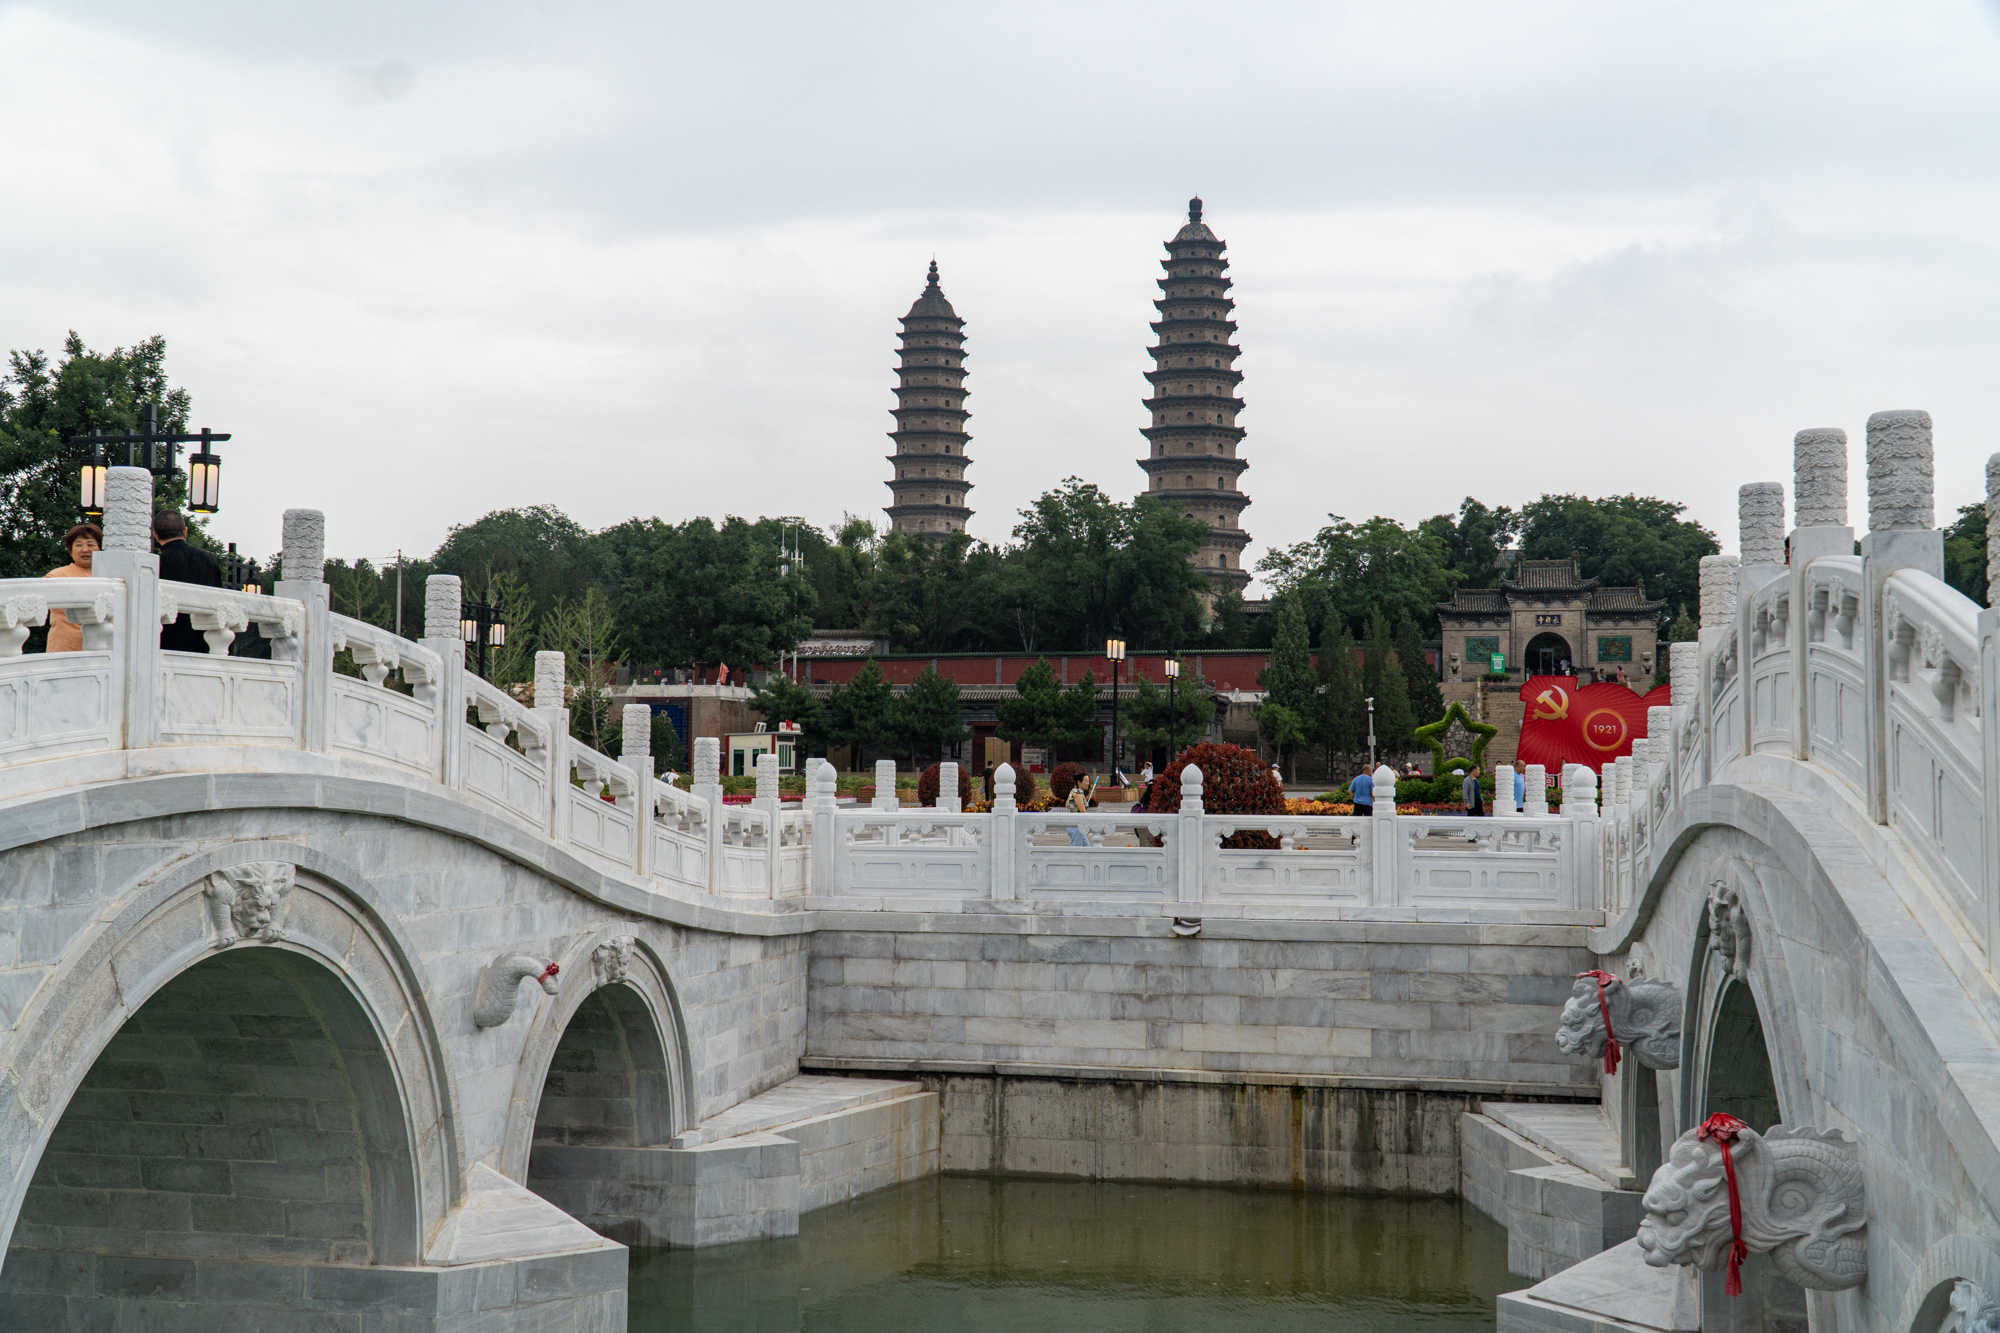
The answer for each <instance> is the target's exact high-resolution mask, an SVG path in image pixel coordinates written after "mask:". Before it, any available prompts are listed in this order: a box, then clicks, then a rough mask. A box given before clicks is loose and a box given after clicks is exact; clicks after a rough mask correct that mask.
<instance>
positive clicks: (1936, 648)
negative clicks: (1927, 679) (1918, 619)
mask: <svg viewBox="0 0 2000 1333" xmlns="http://www.w3.org/2000/svg"><path fill="white" fill-rule="evenodd" d="M1917 651H1918V652H1919V653H1920V654H1921V655H1922V658H1923V663H1924V666H1925V667H1926V668H1928V669H1930V670H1933V671H1935V670H1936V669H1937V667H1938V665H1939V664H1940V663H1942V662H1943V661H1944V631H1943V630H1941V629H1939V628H1938V627H1937V626H1936V625H1933V624H1931V623H1930V622H1929V621H1925V622H1924V623H1923V624H1922V625H1919V626H1918V627H1917Z"/></svg>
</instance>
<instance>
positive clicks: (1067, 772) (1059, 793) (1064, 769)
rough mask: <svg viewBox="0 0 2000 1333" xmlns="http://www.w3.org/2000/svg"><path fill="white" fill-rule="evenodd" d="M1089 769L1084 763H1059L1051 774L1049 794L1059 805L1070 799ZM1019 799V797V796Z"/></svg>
mask: <svg viewBox="0 0 2000 1333" xmlns="http://www.w3.org/2000/svg"><path fill="white" fill-rule="evenodd" d="M1087 771H1088V770H1086V769H1085V768H1084V766H1083V765H1082V764H1076V763H1070V764H1057V765H1056V767H1055V772H1053V773H1051V774H1049V796H1050V798H1051V799H1053V800H1054V801H1055V803H1056V804H1057V805H1061V804H1062V803H1063V802H1064V801H1067V800H1068V799H1069V794H1070V792H1071V791H1072V790H1074V789H1075V787H1076V784H1077V783H1079V782H1081V781H1083V779H1084V777H1085V775H1086V773H1087ZM1017 799H1018V798H1017Z"/></svg>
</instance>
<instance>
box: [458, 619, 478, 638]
mask: <svg viewBox="0 0 2000 1333" xmlns="http://www.w3.org/2000/svg"><path fill="white" fill-rule="evenodd" d="M458 633H459V637H460V638H462V639H464V640H465V641H466V642H467V643H478V642H479V622H478V621H476V620H474V619H472V618H471V617H470V616H468V617H466V618H465V619H464V620H461V621H459V622H458Z"/></svg>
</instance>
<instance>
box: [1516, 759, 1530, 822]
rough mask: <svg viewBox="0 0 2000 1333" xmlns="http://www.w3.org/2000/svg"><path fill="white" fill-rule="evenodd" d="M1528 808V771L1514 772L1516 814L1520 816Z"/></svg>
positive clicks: (1522, 769)
mask: <svg viewBox="0 0 2000 1333" xmlns="http://www.w3.org/2000/svg"><path fill="white" fill-rule="evenodd" d="M1527 808H1528V770H1527V769H1525V768H1517V769H1515V770H1514V813H1515V814H1520V813H1521V812H1522V811H1523V810H1526V809H1527Z"/></svg>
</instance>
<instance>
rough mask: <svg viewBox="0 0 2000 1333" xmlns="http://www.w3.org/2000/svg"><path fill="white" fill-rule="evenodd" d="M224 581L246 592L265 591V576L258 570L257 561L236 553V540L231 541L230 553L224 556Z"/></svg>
mask: <svg viewBox="0 0 2000 1333" xmlns="http://www.w3.org/2000/svg"><path fill="white" fill-rule="evenodd" d="M222 581H223V583H224V584H226V585H227V586H229V587H231V588H241V589H242V590H243V591H244V592H262V591H264V582H263V576H262V575H261V574H259V573H258V571H257V562H256V561H255V560H252V559H250V558H249V557H248V556H241V555H238V554H236V543H235V542H231V543H229V553H228V554H227V555H225V556H224V557H223V558H222Z"/></svg>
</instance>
